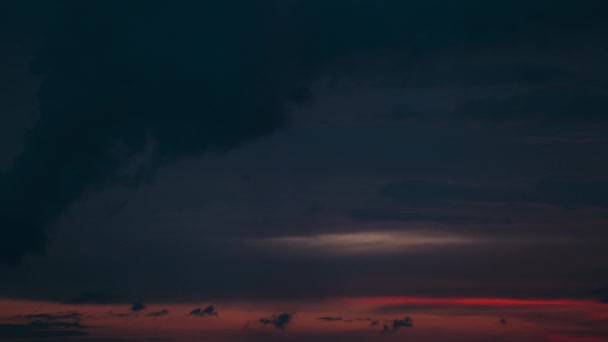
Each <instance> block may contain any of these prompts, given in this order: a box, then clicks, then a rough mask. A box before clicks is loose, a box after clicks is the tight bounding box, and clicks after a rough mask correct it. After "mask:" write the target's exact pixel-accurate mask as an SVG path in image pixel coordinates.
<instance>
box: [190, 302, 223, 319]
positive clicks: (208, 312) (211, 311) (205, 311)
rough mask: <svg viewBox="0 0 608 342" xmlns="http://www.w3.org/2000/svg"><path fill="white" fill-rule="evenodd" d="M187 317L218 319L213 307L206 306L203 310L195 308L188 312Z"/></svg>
mask: <svg viewBox="0 0 608 342" xmlns="http://www.w3.org/2000/svg"><path fill="white" fill-rule="evenodd" d="M188 316H199V317H205V316H215V317H218V313H217V311H216V310H215V307H214V306H213V305H208V306H206V307H204V308H196V309H194V310H192V311H190V313H189V314H188Z"/></svg>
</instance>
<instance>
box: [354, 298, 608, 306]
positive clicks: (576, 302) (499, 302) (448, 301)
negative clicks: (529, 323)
mask: <svg viewBox="0 0 608 342" xmlns="http://www.w3.org/2000/svg"><path fill="white" fill-rule="evenodd" d="M344 300H346V301H347V302H351V303H352V302H358V303H365V304H374V305H390V304H420V305H463V306H527V305H532V306H554V305H558V306H588V305H599V304H598V303H596V302H595V301H591V300H580V299H518V298H492V297H455V298H454V297H450V298H436V297H407V296H406V297H401V296H396V297H355V298H348V299H344Z"/></svg>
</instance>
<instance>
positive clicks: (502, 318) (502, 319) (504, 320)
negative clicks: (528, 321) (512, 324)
mask: <svg viewBox="0 0 608 342" xmlns="http://www.w3.org/2000/svg"><path fill="white" fill-rule="evenodd" d="M498 321H499V322H500V324H502V325H506V324H507V319H506V318H504V317H501V318H500V319H499V320H498Z"/></svg>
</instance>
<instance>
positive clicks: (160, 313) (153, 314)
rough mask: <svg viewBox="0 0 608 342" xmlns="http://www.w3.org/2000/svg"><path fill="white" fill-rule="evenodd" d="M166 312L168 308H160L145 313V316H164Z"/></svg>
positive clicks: (167, 312)
mask: <svg viewBox="0 0 608 342" xmlns="http://www.w3.org/2000/svg"><path fill="white" fill-rule="evenodd" d="M168 314H169V310H168V309H163V310H160V311H152V312H150V313H149V314H147V315H146V316H148V317H154V318H158V317H160V316H166V315H168Z"/></svg>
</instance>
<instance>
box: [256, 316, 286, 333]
mask: <svg viewBox="0 0 608 342" xmlns="http://www.w3.org/2000/svg"><path fill="white" fill-rule="evenodd" d="M293 315H294V314H293V313H287V312H283V313H281V314H278V315H272V316H269V317H262V318H260V319H258V322H259V323H260V324H263V325H271V326H273V327H275V328H276V329H280V330H284V329H285V328H287V326H288V325H289V324H290V323H291V322H292V321H293Z"/></svg>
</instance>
